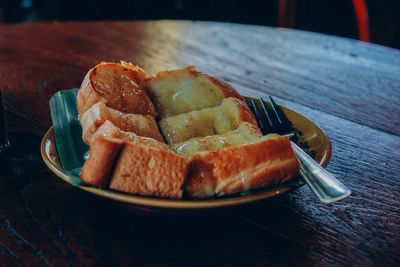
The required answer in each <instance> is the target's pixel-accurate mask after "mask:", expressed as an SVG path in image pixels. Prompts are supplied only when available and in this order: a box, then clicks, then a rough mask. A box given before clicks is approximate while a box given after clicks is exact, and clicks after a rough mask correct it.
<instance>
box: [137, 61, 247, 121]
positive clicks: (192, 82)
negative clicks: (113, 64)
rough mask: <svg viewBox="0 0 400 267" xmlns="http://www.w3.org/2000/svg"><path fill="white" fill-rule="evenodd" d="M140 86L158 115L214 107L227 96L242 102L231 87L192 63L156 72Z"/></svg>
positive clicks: (164, 115)
mask: <svg viewBox="0 0 400 267" xmlns="http://www.w3.org/2000/svg"><path fill="white" fill-rule="evenodd" d="M143 86H144V88H145V89H146V90H147V92H148V93H149V96H150V98H151V100H152V101H153V103H154V104H155V106H156V109H157V111H158V113H159V114H160V115H161V117H162V118H166V117H169V116H175V115H178V114H181V113H186V112H190V111H192V110H200V109H203V108H210V107H215V106H218V105H219V104H221V102H222V100H223V99H224V98H228V97H235V98H238V99H241V100H243V101H244V99H243V97H242V96H241V95H240V94H239V93H238V92H237V91H236V90H235V89H234V88H233V87H232V86H230V85H229V84H227V83H226V82H224V81H222V80H220V79H218V78H215V77H212V76H210V75H207V74H204V73H201V72H198V71H197V70H196V68H195V67H193V66H189V67H186V68H183V69H178V70H171V71H162V72H159V73H157V75H156V76H155V77H151V78H147V79H145V81H144V84H143Z"/></svg>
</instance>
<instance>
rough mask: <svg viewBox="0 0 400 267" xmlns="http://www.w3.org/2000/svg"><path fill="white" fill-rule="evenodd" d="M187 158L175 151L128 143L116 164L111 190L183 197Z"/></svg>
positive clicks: (145, 194) (176, 197)
mask: <svg viewBox="0 0 400 267" xmlns="http://www.w3.org/2000/svg"><path fill="white" fill-rule="evenodd" d="M186 174H187V159H186V158H184V157H182V156H179V155H177V154H175V153H173V152H170V151H166V150H160V149H156V148H153V147H149V146H144V145H135V144H125V146H124V147H123V148H122V150H121V153H120V156H119V158H118V160H117V162H116V164H115V170H114V172H113V175H112V178H111V182H110V188H111V189H114V190H118V191H123V192H128V193H132V194H139V195H144V196H153V197H164V198H174V199H179V198H182V185H183V183H184V181H185V179H186Z"/></svg>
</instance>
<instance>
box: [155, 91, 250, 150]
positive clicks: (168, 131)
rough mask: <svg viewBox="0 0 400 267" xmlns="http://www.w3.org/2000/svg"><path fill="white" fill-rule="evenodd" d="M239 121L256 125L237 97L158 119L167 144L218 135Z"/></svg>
mask: <svg viewBox="0 0 400 267" xmlns="http://www.w3.org/2000/svg"><path fill="white" fill-rule="evenodd" d="M241 122H248V123H250V124H253V125H257V122H256V120H255V118H254V116H253V114H252V113H251V111H250V109H249V108H248V107H247V105H246V103H245V102H243V101H242V100H239V99H237V98H233V97H230V98H225V99H224V100H223V101H222V102H221V104H220V105H218V106H216V107H212V108H204V109H201V110H193V111H190V112H188V113H182V114H179V115H176V116H172V117H168V118H165V119H162V120H160V121H159V126H160V129H161V132H162V133H163V135H164V137H165V139H166V141H167V143H168V144H170V145H173V144H175V143H181V142H184V141H187V140H189V139H190V138H193V137H204V136H210V135H220V134H224V133H226V132H228V131H232V130H235V129H236V128H237V127H238V126H239V124H240V123H241Z"/></svg>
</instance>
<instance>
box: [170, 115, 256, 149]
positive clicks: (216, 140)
mask: <svg viewBox="0 0 400 267" xmlns="http://www.w3.org/2000/svg"><path fill="white" fill-rule="evenodd" d="M261 137H262V134H261V132H260V130H259V129H258V127H257V126H254V125H253V124H251V123H248V122H242V123H240V125H239V127H238V128H237V129H236V130H232V131H228V132H226V133H224V134H221V135H210V136H205V137H195V138H191V139H189V140H187V141H185V142H182V143H176V144H174V145H172V146H171V147H172V149H173V150H174V151H175V152H176V153H178V154H181V155H183V156H189V155H192V154H194V153H196V152H199V151H209V150H217V149H221V148H224V147H229V146H239V145H243V144H249V143H253V142H256V141H257V140H259V139H260V138H261Z"/></svg>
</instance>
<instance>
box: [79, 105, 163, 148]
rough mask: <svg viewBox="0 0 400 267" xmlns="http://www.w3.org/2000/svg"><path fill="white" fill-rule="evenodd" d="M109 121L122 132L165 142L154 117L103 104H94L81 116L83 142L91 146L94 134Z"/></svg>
mask: <svg viewBox="0 0 400 267" xmlns="http://www.w3.org/2000/svg"><path fill="white" fill-rule="evenodd" d="M107 120H108V121H110V122H112V123H113V124H114V125H115V126H116V127H118V128H119V129H121V130H122V131H126V132H132V133H135V134H136V135H138V136H143V137H149V138H152V139H155V140H157V141H160V142H164V138H163V137H162V135H161V133H160V132H159V130H158V126H157V123H156V121H155V119H154V117H152V116H150V115H139V114H130V113H125V112H121V111H118V110H115V109H112V108H110V107H107V106H106V105H105V104H104V103H102V102H98V103H96V104H94V105H93V106H92V107H91V108H90V109H88V110H87V111H86V112H85V113H83V114H82V116H81V124H82V130H83V133H82V139H83V141H84V142H85V143H87V144H90V142H91V140H92V136H93V134H94V133H95V132H96V131H97V130H98V129H99V127H100V126H102V125H103V123H104V122H105V121H107Z"/></svg>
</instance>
